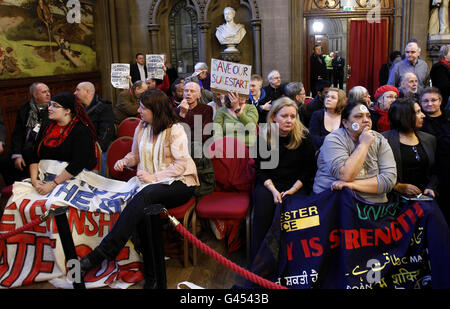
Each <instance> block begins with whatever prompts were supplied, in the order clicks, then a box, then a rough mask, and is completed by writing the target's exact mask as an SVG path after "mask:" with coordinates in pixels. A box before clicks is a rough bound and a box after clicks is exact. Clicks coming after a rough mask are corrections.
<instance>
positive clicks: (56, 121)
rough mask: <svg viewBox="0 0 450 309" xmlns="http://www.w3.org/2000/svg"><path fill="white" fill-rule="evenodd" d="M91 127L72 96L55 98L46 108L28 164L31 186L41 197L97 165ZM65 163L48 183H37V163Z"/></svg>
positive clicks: (93, 128)
mask: <svg viewBox="0 0 450 309" xmlns="http://www.w3.org/2000/svg"><path fill="white" fill-rule="evenodd" d="M96 140H97V137H96V133H95V127H94V125H93V124H92V122H91V121H90V119H89V117H88V116H87V114H86V111H85V108H84V106H83V105H82V104H81V103H78V102H76V101H75V96H74V95H73V94H72V93H68V92H64V93H60V94H57V95H55V96H54V97H53V98H52V100H51V101H50V103H49V104H48V121H47V122H46V123H44V124H43V126H42V128H41V130H40V131H39V135H38V137H37V140H36V144H35V147H34V153H33V157H32V160H31V164H30V178H31V184H32V185H33V187H34V188H35V189H36V192H38V193H39V194H41V195H46V194H48V193H50V192H51V191H52V190H53V189H54V188H55V187H56V186H57V185H58V184H60V183H62V182H64V181H66V180H69V179H71V178H72V177H74V176H76V175H78V174H79V173H80V172H81V171H82V170H83V169H87V170H92V169H93V168H94V167H95V166H96V165H97V158H96V156H95V142H96ZM44 159H46V160H58V161H64V162H67V163H68V165H67V167H66V168H65V170H64V171H63V172H62V173H60V174H59V175H56V176H55V178H54V179H53V180H51V181H44V179H39V172H38V167H39V161H40V160H44Z"/></svg>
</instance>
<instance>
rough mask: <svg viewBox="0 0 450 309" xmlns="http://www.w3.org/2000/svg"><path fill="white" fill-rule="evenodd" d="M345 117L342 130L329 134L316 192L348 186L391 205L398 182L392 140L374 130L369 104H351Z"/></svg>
mask: <svg viewBox="0 0 450 309" xmlns="http://www.w3.org/2000/svg"><path fill="white" fill-rule="evenodd" d="M341 118H342V127H341V128H339V129H337V130H335V131H333V132H331V133H330V134H328V135H327V137H326V138H325V141H324V143H323V145H322V148H321V149H320V153H319V156H318V158H317V173H316V177H315V179H314V193H316V194H318V193H320V192H323V191H325V190H328V189H330V188H331V189H332V190H342V189H343V188H344V187H347V188H349V189H351V190H354V191H355V192H356V194H357V195H358V196H359V197H360V198H362V199H364V200H367V201H369V202H372V203H385V202H387V201H388V199H387V193H389V192H391V191H392V189H393V188H394V186H395V184H396V183H397V168H396V164H395V159H394V155H393V153H392V149H391V147H390V146H389V143H388V141H387V140H386V139H385V138H384V137H383V136H382V135H381V134H380V133H378V132H376V131H373V130H371V127H372V120H371V119H370V112H369V109H368V108H367V103H366V102H365V101H349V102H348V103H347V105H346V106H345V108H344V110H343V111H342V115H341Z"/></svg>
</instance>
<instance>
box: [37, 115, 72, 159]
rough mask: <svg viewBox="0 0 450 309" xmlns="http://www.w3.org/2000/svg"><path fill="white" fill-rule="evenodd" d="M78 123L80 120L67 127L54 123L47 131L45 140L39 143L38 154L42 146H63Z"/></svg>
mask: <svg viewBox="0 0 450 309" xmlns="http://www.w3.org/2000/svg"><path fill="white" fill-rule="evenodd" d="M78 121H79V120H78V119H74V120H73V121H72V122H71V123H69V124H68V125H66V126H59V125H57V124H56V122H54V121H52V122H51V123H50V125H49V126H48V128H47V130H45V134H44V138H43V139H42V141H41V142H40V143H39V148H38V153H39V150H40V148H41V145H42V144H44V145H45V146H47V147H52V148H54V147H58V146H59V145H61V144H62V143H63V142H64V141H65V139H66V137H67V136H68V135H69V134H70V132H71V131H72V129H73V127H74V126H75V124H76V123H77V122H78Z"/></svg>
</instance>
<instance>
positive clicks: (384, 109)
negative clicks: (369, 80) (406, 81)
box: [369, 85, 399, 133]
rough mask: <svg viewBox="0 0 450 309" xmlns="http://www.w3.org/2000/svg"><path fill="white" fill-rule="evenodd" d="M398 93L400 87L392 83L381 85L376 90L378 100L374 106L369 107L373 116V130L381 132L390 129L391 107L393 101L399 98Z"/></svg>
mask: <svg viewBox="0 0 450 309" xmlns="http://www.w3.org/2000/svg"><path fill="white" fill-rule="evenodd" d="M398 94H399V93H398V89H397V88H395V87H394V86H391V85H384V86H381V87H379V88H378V89H377V90H376V91H375V95H374V97H375V100H377V101H376V102H375V104H374V106H373V108H370V109H369V111H370V117H371V118H372V130H375V131H377V132H380V133H381V132H384V131H388V130H390V128H391V126H390V124H389V117H388V112H389V107H390V106H391V104H392V102H394V101H395V100H397V97H398Z"/></svg>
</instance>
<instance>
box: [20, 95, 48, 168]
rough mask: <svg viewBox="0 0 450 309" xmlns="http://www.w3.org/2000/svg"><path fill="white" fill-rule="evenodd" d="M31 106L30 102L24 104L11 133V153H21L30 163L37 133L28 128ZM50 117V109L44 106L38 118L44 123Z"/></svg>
mask: <svg viewBox="0 0 450 309" xmlns="http://www.w3.org/2000/svg"><path fill="white" fill-rule="evenodd" d="M30 110H31V107H30V102H27V103H25V104H24V105H22V106H21V107H20V108H19V110H18V112H17V116H16V125H15V127H14V131H13V132H12V134H11V154H21V155H22V158H23V159H24V160H25V163H26V164H27V165H28V164H29V163H30V161H31V158H32V155H33V148H34V144H35V141H36V137H37V133H33V132H31V130H28V129H27V121H28V116H29V113H30ZM47 119H48V109H47V108H44V109H43V110H41V111H40V112H39V114H38V120H39V121H40V123H41V124H42V123H43V122H44V121H46V120H47Z"/></svg>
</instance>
